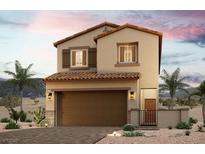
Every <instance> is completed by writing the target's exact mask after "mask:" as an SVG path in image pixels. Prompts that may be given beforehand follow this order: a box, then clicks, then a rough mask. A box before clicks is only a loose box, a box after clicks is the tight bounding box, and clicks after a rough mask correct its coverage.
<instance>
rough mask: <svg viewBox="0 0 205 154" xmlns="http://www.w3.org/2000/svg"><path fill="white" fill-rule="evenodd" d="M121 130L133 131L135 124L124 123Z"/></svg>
mask: <svg viewBox="0 0 205 154" xmlns="http://www.w3.org/2000/svg"><path fill="white" fill-rule="evenodd" d="M123 130H124V131H134V130H135V126H134V125H132V124H126V125H124V126H123Z"/></svg>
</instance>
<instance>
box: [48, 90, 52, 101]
mask: <svg viewBox="0 0 205 154" xmlns="http://www.w3.org/2000/svg"><path fill="white" fill-rule="evenodd" d="M51 98H52V93H51V92H49V93H48V99H49V100H51Z"/></svg>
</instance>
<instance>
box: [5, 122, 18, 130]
mask: <svg viewBox="0 0 205 154" xmlns="http://www.w3.org/2000/svg"><path fill="white" fill-rule="evenodd" d="M19 128H20V126H19V125H18V124H17V123H15V122H9V123H8V124H7V125H6V126H5V129H19Z"/></svg>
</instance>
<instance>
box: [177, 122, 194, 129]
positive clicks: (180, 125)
mask: <svg viewBox="0 0 205 154" xmlns="http://www.w3.org/2000/svg"><path fill="white" fill-rule="evenodd" d="M176 128H177V129H191V128H192V126H191V125H190V124H189V123H186V122H179V123H178V124H177V126H176Z"/></svg>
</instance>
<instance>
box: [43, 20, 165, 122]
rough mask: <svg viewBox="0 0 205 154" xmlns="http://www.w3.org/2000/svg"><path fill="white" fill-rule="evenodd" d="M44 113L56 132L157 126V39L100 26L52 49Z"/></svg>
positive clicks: (153, 34)
mask: <svg viewBox="0 0 205 154" xmlns="http://www.w3.org/2000/svg"><path fill="white" fill-rule="evenodd" d="M54 46H55V47H56V48H57V73H55V74H53V75H51V76H49V77H47V78H46V79H45V81H46V97H47V98H46V112H47V117H48V118H49V119H50V121H51V122H52V124H53V125H55V126H122V125H124V124H126V123H132V124H136V125H158V114H157V108H158V77H159V73H160V60H161V50H162V33H161V32H157V31H154V30H150V29H147V28H143V27H139V26H136V25H131V24H125V25H117V24H113V23H108V22H104V23H101V24H99V25H96V26H94V27H91V28H88V29H86V30H84V31H82V32H79V33H77V34H74V35H72V36H69V37H67V38H64V39H62V40H59V41H57V42H55V43H54Z"/></svg>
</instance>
